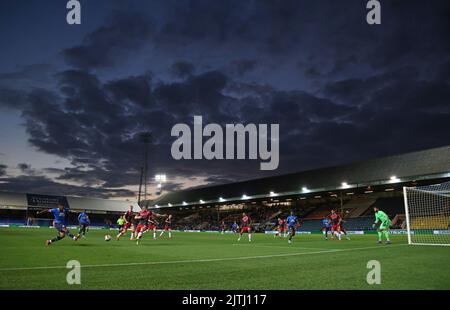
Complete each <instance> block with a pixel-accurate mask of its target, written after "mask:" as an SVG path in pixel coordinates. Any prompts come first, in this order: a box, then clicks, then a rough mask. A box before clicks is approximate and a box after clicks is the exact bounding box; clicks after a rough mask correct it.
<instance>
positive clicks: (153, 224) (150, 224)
mask: <svg viewBox="0 0 450 310" xmlns="http://www.w3.org/2000/svg"><path fill="white" fill-rule="evenodd" d="M150 212H151V211H150ZM157 226H158V221H157V220H156V216H155V213H153V212H152V213H151V215H150V216H149V217H148V220H147V229H146V230H145V231H144V232H148V231H153V240H156V228H157Z"/></svg>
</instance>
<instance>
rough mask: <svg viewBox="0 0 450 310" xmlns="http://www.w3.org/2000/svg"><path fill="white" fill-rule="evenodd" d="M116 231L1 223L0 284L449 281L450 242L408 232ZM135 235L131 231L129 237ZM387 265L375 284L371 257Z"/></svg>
mask: <svg viewBox="0 0 450 310" xmlns="http://www.w3.org/2000/svg"><path fill="white" fill-rule="evenodd" d="M106 233H108V234H110V235H111V236H113V238H114V235H115V232H114V231H111V232H109V231H107V230H91V231H90V232H89V233H88V234H87V236H86V238H82V239H80V240H79V241H77V242H74V241H73V240H71V239H70V238H66V239H64V240H61V241H59V242H57V243H55V244H53V245H51V246H49V247H47V246H45V245H44V242H45V240H46V239H48V238H50V237H53V236H54V235H55V231H54V230H53V229H46V228H41V229H21V228H0V275H1V276H0V289H371V290H372V289H450V270H449V267H448V266H449V263H450V248H449V247H437V246H436V247H433V246H409V245H407V244H406V237H405V236H400V235H396V236H392V240H393V244H392V245H385V244H383V245H377V244H376V243H375V242H376V235H354V236H352V240H351V241H347V240H342V241H336V240H335V241H331V240H329V241H325V240H323V237H322V235H319V234H317V235H297V236H295V238H294V242H293V244H291V245H289V244H288V243H287V241H286V239H275V238H274V237H273V236H271V235H264V234H255V235H254V236H253V241H252V242H251V243H249V242H248V240H247V236H244V238H243V239H242V240H241V241H240V242H239V243H238V242H237V241H236V240H237V236H236V235H233V234H225V235H221V234H219V233H176V232H175V233H174V238H173V239H171V240H169V239H168V238H167V235H165V236H164V237H163V238H161V239H158V240H152V239H151V238H150V237H151V236H150V233H149V234H146V235H145V236H144V239H143V241H142V243H141V245H139V246H137V245H136V243H135V242H132V241H129V240H128V238H122V239H121V240H120V241H119V242H117V241H116V240H115V239H113V240H111V241H110V242H106V241H104V239H103V236H104V235H105V234H106ZM128 236H129V234H127V237H128ZM73 259H74V260H78V261H79V262H80V263H81V266H82V268H81V285H68V284H67V282H66V275H67V272H68V271H69V270H68V269H66V268H65V266H66V263H67V262H68V261H69V260H73ZM370 260H378V261H379V262H380V264H381V284H380V285H369V284H367V281H366V277H367V273H368V272H369V271H370V270H369V269H368V268H367V262H368V261H370Z"/></svg>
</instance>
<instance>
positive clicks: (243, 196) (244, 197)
mask: <svg viewBox="0 0 450 310" xmlns="http://www.w3.org/2000/svg"><path fill="white" fill-rule="evenodd" d="M249 198H250V197H248V196H247V195H246V194H244V195H242V199H249Z"/></svg>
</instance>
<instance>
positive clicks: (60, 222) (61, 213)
mask: <svg viewBox="0 0 450 310" xmlns="http://www.w3.org/2000/svg"><path fill="white" fill-rule="evenodd" d="M44 212H49V213H51V214H52V215H53V216H54V218H55V226H54V227H55V228H56V230H57V231H58V235H57V236H56V237H54V238H53V239H50V240H47V241H46V242H45V244H46V245H51V244H53V243H54V242H56V241H59V240H61V239H63V238H64V237H65V236H66V235H68V236H69V237H70V238H72V239H73V240H75V241H77V240H78V238H79V237H80V235H79V234H77V235H73V234H72V233H70V231H69V229H68V228H67V227H66V215H67V214H68V213H69V212H72V211H70V210H69V208H66V207H64V205H62V204H59V205H58V206H57V207H56V208H53V209H49V210H42V211H40V212H38V213H37V214H41V213H44Z"/></svg>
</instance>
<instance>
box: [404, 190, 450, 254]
mask: <svg viewBox="0 0 450 310" xmlns="http://www.w3.org/2000/svg"><path fill="white" fill-rule="evenodd" d="M403 195H404V200H405V215H406V225H407V230H408V243H409V244H423V245H447V246H448V245H450V182H446V183H442V184H435V185H429V186H417V187H403Z"/></svg>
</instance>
